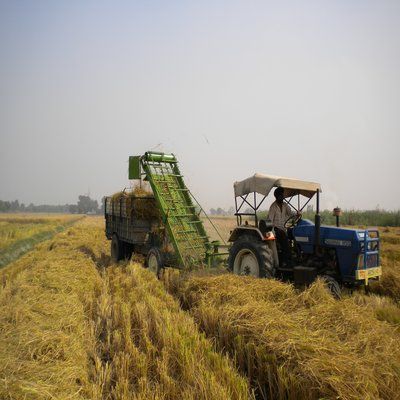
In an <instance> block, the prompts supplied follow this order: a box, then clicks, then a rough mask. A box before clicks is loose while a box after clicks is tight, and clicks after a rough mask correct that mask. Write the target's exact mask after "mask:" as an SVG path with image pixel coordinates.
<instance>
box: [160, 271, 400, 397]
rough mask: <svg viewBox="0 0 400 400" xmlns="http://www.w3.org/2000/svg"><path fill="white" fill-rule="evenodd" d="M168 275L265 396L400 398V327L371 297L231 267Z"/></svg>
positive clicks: (200, 320)
mask: <svg viewBox="0 0 400 400" xmlns="http://www.w3.org/2000/svg"><path fill="white" fill-rule="evenodd" d="M165 282H166V286H167V288H168V289H169V290H170V291H171V292H172V293H174V295H175V296H176V297H177V298H179V299H180V301H181V303H182V305H183V307H184V308H185V309H187V310H188V311H189V312H190V313H191V315H193V317H194V318H195V320H196V322H197V323H198V324H199V326H200V328H201V329H202V330H203V331H204V332H205V333H206V334H207V336H208V337H210V338H213V339H214V340H215V342H216V344H217V347H218V348H219V349H220V351H223V352H227V353H228V354H230V355H231V356H232V357H234V358H235V359H236V362H237V364H238V366H239V367H240V369H241V371H243V372H244V373H245V374H246V375H247V376H248V377H249V379H250V380H251V381H252V383H253V386H254V387H255V388H256V389H258V394H259V395H260V396H264V397H265V398H278V399H286V398H291V399H299V398H302V399H304V398H307V399H318V398H340V399H360V398H362V399H376V398H380V399H396V398H400V376H399V373H400V348H399V346H398V340H399V331H398V329H396V326H395V325H396V324H394V326H392V325H390V324H389V323H387V322H381V321H379V320H378V316H377V314H376V313H375V311H376V309H377V308H378V306H377V305H376V304H373V303H372V302H371V301H369V298H367V299H368V300H366V301H365V302H364V303H363V301H362V300H361V298H360V296H359V297H356V298H347V299H344V300H341V301H336V300H334V299H333V298H332V297H331V296H330V295H329V294H328V292H327V291H326V289H325V288H324V287H323V285H322V284H321V283H320V282H317V283H316V284H314V285H313V286H311V287H310V288H309V289H308V290H306V291H304V292H301V293H297V292H296V291H295V290H294V289H293V287H292V286H291V285H288V284H285V283H281V282H277V281H274V280H261V279H255V278H246V277H238V276H233V275H220V276H214V277H211V276H210V277H206V276H200V277H197V276H195V275H193V276H190V275H189V276H186V277H183V278H179V276H178V275H177V274H174V273H170V274H167V275H166V276H165ZM363 297H366V296H363ZM391 306H393V304H391ZM394 307H395V306H394ZM383 308H385V307H383Z"/></svg>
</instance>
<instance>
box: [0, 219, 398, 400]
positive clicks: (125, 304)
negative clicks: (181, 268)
mask: <svg viewBox="0 0 400 400" xmlns="http://www.w3.org/2000/svg"><path fill="white" fill-rule="evenodd" d="M216 220H217V221H216ZM213 222H214V223H215V222H216V223H217V224H223V225H225V226H226V232H228V233H229V229H230V227H228V224H231V223H232V222H233V223H234V221H232V220H230V221H229V219H222V218H221V219H219V218H218V219H213ZM16 223H18V221H16ZM103 229H104V224H103V218H101V217H94V218H88V217H86V218H84V219H82V220H80V221H78V222H77V223H76V224H75V225H74V226H73V227H70V228H68V229H66V230H65V232H63V233H60V234H58V235H56V236H55V237H54V238H52V239H51V240H48V241H46V242H43V243H41V244H39V245H37V246H36V248H35V249H34V250H33V251H31V252H30V253H28V254H26V255H25V256H23V257H21V258H19V259H18V260H17V261H15V262H13V263H11V264H9V265H8V266H6V267H4V268H2V269H1V270H0V285H1V286H0V382H1V384H0V398H2V399H3V398H4V399H20V398H24V399H66V398H68V399H84V398H85V399H87V398H90V399H99V400H100V399H171V400H172V399H181V398H182V399H221V400H222V399H224V400H225V399H248V398H250V399H251V398H254V397H256V398H260V399H261V398H271V399H314V398H315V399H317V398H326V399H399V398H400V395H399V393H400V377H399V376H400V348H399V346H398V341H399V339H400V308H399V307H398V304H397V303H396V301H395V300H393V299H394V298H395V296H394V295H393V296H392V297H393V298H389V297H384V296H380V295H369V296H366V295H364V294H363V293H361V292H360V293H357V294H355V295H353V296H347V297H345V298H344V299H342V300H340V301H336V300H333V299H332V298H331V296H330V295H329V294H328V293H327V292H326V290H325V288H324V287H323V286H322V284H321V283H319V282H318V283H316V284H315V285H313V286H312V287H311V288H309V289H308V290H306V291H304V292H297V291H296V290H294V288H293V287H292V286H291V285H288V284H284V283H281V282H277V281H274V280H260V279H252V278H246V277H238V276H233V275H229V274H226V273H223V272H221V271H216V272H214V273H213V275H210V274H209V273H208V272H207V271H202V272H201V273H192V274H188V275H185V274H182V275H179V274H177V272H176V271H173V270H169V271H168V272H167V273H166V274H165V275H164V282H163V283H164V285H162V283H161V282H159V281H157V279H156V278H155V276H154V275H152V274H151V273H150V272H149V271H147V270H145V269H143V268H142V267H141V266H140V265H139V264H138V263H137V262H130V263H127V262H123V263H120V264H118V265H112V264H111V261H110V256H109V245H110V243H109V242H108V241H107V240H106V238H105V235H104V230H103ZM226 232H225V233H226ZM386 234H387V240H386V238H385V235H386ZM382 237H383V239H382V243H383V244H382V246H383V252H384V251H385V248H387V249H389V250H390V249H391V250H392V251H391V252H388V254H387V255H385V257H386V258H384V262H385V263H387V262H389V261H390V260H392V261H393V262H394V264H393V265H396V264H395V263H396V262H397V261H398V260H397V258H396V257H397V256H396V254H397V253H396V252H397V251H398V250H397V245H398V242H397V232H396V231H394V230H389V231H388V232H384V233H383V234H382ZM137 259H138V258H135V260H137ZM396 284H397V280H396V281H395V283H394V285H396ZM165 287H166V288H167V289H168V291H169V292H170V294H169V293H167V291H166V290H165ZM394 287H396V286H394ZM373 290H378V289H376V288H373ZM392 293H393V294H395V293H396V292H395V291H394V290H393V292H392ZM171 294H172V295H171ZM252 390H254V392H255V393H254V394H253V393H252Z"/></svg>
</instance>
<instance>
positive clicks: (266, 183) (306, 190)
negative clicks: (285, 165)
mask: <svg viewBox="0 0 400 400" xmlns="http://www.w3.org/2000/svg"><path fill="white" fill-rule="evenodd" d="M233 187H234V190H235V196H236V197H237V196H244V195H246V194H249V193H253V192H257V193H259V194H261V195H264V196H268V194H269V192H270V191H271V189H272V188H273V187H282V188H283V189H284V196H285V197H290V196H294V195H296V194H301V195H303V196H306V197H308V198H311V197H313V196H314V194H315V193H316V192H317V190H318V189H319V191H320V192H321V185H320V184H319V183H315V182H307V181H301V180H299V179H292V178H285V177H282V176H274V175H264V174H258V173H256V174H254V175H253V176H251V177H250V178H247V179H245V180H243V181H240V182H235V183H234V184H233Z"/></svg>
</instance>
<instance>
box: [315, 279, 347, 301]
mask: <svg viewBox="0 0 400 400" xmlns="http://www.w3.org/2000/svg"><path fill="white" fill-rule="evenodd" d="M320 279H321V280H322V282H324V284H325V286H326V287H327V289H328V290H329V291H330V292H331V294H332V296H333V297H334V298H335V299H337V300H339V299H340V298H341V297H342V289H341V288H340V285H339V282H338V281H337V280H336V279H335V278H333V277H332V276H330V275H321V276H320Z"/></svg>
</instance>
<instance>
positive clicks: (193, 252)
mask: <svg viewBox="0 0 400 400" xmlns="http://www.w3.org/2000/svg"><path fill="white" fill-rule="evenodd" d="M134 158H135V159H136V167H135V170H136V174H137V173H138V172H139V171H140V170H141V171H142V172H139V175H140V174H144V175H145V179H146V180H148V182H149V183H150V186H151V188H152V190H153V193H154V196H155V199H156V202H157V204H158V207H159V209H160V211H161V215H162V217H163V221H164V224H165V226H166V228H167V230H168V233H169V236H170V239H171V242H172V244H173V246H174V249H175V252H176V255H177V257H178V262H179V264H180V265H181V267H183V268H185V269H191V268H192V267H193V266H194V265H199V264H203V263H206V262H207V260H208V258H209V257H208V256H209V254H210V251H211V247H212V246H211V243H210V241H209V238H208V236H207V234H206V231H205V229H204V226H203V222H202V221H201V219H200V216H199V213H200V210H199V209H198V208H196V206H195V201H194V198H193V196H192V195H191V193H190V191H189V189H188V188H187V187H186V185H185V183H184V180H183V176H182V174H181V172H180V170H179V167H178V161H177V159H176V158H175V156H174V155H173V154H163V153H155V152H147V153H145V154H144V155H143V156H141V157H132V159H134ZM139 163H140V165H139V168H138V165H137V164H139ZM138 170H139V171H138Z"/></svg>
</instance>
